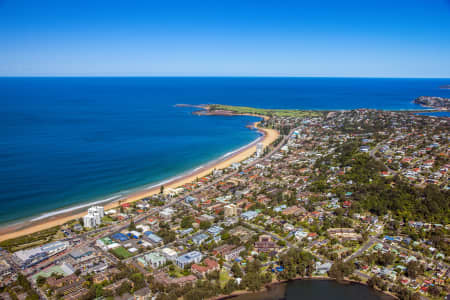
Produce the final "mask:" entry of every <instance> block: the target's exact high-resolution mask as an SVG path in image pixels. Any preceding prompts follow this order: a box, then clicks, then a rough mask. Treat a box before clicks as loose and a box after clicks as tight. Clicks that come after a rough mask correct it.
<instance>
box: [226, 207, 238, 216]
mask: <svg viewBox="0 0 450 300" xmlns="http://www.w3.org/2000/svg"><path fill="white" fill-rule="evenodd" d="M224 215H225V217H226V218H227V217H232V216H235V215H237V207H236V205H234V204H228V205H226V206H224Z"/></svg>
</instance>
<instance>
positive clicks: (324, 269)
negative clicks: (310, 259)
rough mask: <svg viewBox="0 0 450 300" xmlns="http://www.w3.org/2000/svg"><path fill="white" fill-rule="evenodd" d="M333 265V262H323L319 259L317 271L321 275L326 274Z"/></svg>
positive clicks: (316, 266)
mask: <svg viewBox="0 0 450 300" xmlns="http://www.w3.org/2000/svg"><path fill="white" fill-rule="evenodd" d="M331 266H332V264H331V262H326V263H323V264H322V263H321V262H319V261H318V262H316V265H315V269H316V273H318V274H320V275H323V274H326V273H327V272H328V271H330V269H331Z"/></svg>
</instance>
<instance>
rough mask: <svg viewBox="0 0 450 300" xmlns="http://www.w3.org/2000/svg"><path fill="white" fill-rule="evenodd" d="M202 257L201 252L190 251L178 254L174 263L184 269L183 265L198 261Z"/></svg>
mask: <svg viewBox="0 0 450 300" xmlns="http://www.w3.org/2000/svg"><path fill="white" fill-rule="evenodd" d="M202 258H203V254H202V253H201V252H199V251H191V252H189V253H186V254H184V255H181V256H179V257H178V258H177V259H176V264H177V266H179V267H180V268H182V269H184V267H185V266H187V265H190V264H192V263H199V262H200V261H201V260H202Z"/></svg>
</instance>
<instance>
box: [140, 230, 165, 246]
mask: <svg viewBox="0 0 450 300" xmlns="http://www.w3.org/2000/svg"><path fill="white" fill-rule="evenodd" d="M144 235H145V237H146V238H147V239H148V240H149V241H151V242H153V243H155V244H159V243H161V242H162V241H163V239H162V238H161V237H159V236H157V235H156V234H154V233H153V232H151V231H146V232H144Z"/></svg>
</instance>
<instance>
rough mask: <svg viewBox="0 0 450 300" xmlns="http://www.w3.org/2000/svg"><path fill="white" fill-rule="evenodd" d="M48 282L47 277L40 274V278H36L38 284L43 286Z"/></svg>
mask: <svg viewBox="0 0 450 300" xmlns="http://www.w3.org/2000/svg"><path fill="white" fill-rule="evenodd" d="M46 282H47V278H45V277H44V276H41V275H39V276H38V278H36V283H37V285H38V286H43V285H44V284H45V283H46Z"/></svg>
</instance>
